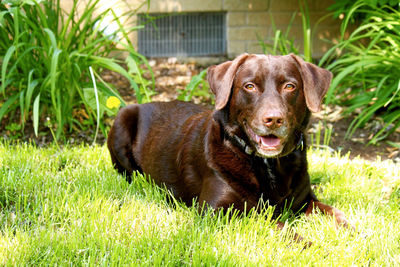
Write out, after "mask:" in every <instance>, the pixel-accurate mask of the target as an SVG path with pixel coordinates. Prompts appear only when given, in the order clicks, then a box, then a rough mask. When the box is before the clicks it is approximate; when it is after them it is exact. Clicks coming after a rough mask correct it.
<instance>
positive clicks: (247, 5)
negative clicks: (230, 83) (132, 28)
mask: <svg viewBox="0 0 400 267" xmlns="http://www.w3.org/2000/svg"><path fill="white" fill-rule="evenodd" d="M62 2H63V5H64V6H65V7H66V8H67V9H68V6H69V5H70V3H71V2H72V1H71V0H64V1H62ZM100 2H101V3H102V5H103V8H107V7H110V6H112V7H113V9H114V10H115V12H116V13H117V14H122V13H123V12H124V11H125V10H126V9H125V8H126V6H124V5H117V4H116V2H117V1H109V0H101V1H100ZM127 2H128V3H129V5H130V7H131V8H136V7H138V6H140V4H141V3H143V0H127ZM307 3H308V8H309V15H310V21H311V26H312V27H315V25H316V23H317V21H318V20H319V19H320V18H322V17H323V16H325V15H326V14H327V11H326V8H327V7H328V6H330V5H331V4H332V3H333V0H325V1H317V0H308V1H307ZM124 9H125V10H124ZM203 11H204V12H207V11H209V12H212V11H226V12H227V23H226V24H227V42H228V43H227V52H228V56H229V57H234V56H236V55H238V54H241V53H243V52H249V53H261V52H262V50H261V47H260V46H259V44H258V39H257V35H258V36H259V37H261V38H262V39H264V40H267V39H268V38H271V37H272V36H273V35H274V31H273V27H272V24H271V17H272V19H273V21H274V23H275V25H276V27H277V28H278V29H281V30H283V31H285V30H286V29H287V27H288V23H289V21H290V18H291V17H292V14H293V13H294V12H296V11H299V4H298V0H151V1H150V5H149V6H148V5H147V4H145V5H143V6H142V7H141V8H140V12H149V13H169V12H203ZM339 27H340V21H339V20H334V19H332V18H329V19H326V20H323V21H322V22H321V23H319V24H318V27H317V28H316V30H317V31H316V33H315V34H314V36H313V43H312V45H313V57H316V58H318V57H321V56H322V55H323V53H324V52H325V51H326V50H327V49H328V48H329V45H328V44H327V43H326V42H324V41H322V40H323V39H329V40H332V41H334V40H335V39H337V38H338V37H339ZM132 38H133V40H136V38H137V37H136V34H133V35H132ZM290 38H294V39H295V42H296V44H297V45H298V46H299V47H300V49H301V50H300V51H302V43H303V33H302V24H301V17H300V15H299V14H297V15H296V18H295V20H294V23H293V24H292V27H291V31H290Z"/></svg>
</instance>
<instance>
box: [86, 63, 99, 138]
mask: <svg viewBox="0 0 400 267" xmlns="http://www.w3.org/2000/svg"><path fill="white" fill-rule="evenodd" d="M89 71H90V77H91V79H92V82H93V90H94V95H95V97H96V111H97V116H96V122H97V124H96V132H95V135H94V139H93V144H95V143H96V139H97V134H98V132H99V125H100V104H99V95H98V93H97V85H96V79H95V78H94V74H93V70H92V67H91V66H89Z"/></svg>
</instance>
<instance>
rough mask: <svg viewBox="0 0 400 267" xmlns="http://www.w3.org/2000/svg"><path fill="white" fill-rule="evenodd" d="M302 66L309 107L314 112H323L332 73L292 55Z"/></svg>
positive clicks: (304, 88) (301, 70)
mask: <svg viewBox="0 0 400 267" xmlns="http://www.w3.org/2000/svg"><path fill="white" fill-rule="evenodd" d="M290 56H291V57H293V58H294V60H296V62H297V63H298V64H299V66H300V73H301V76H302V78H303V90H304V95H305V98H306V103H307V107H308V109H309V110H311V111H312V112H318V111H320V110H321V104H322V99H323V98H324V96H325V94H326V92H327V91H328V89H329V86H330V84H331V80H332V73H331V72H330V71H328V70H326V69H323V68H320V67H318V66H316V65H314V64H311V63H308V62H305V61H304V60H303V59H302V58H301V57H299V56H296V55H294V54H290Z"/></svg>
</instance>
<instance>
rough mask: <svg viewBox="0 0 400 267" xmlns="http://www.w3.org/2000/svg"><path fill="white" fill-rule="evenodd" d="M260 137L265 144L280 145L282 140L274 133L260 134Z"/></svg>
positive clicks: (270, 145)
mask: <svg viewBox="0 0 400 267" xmlns="http://www.w3.org/2000/svg"><path fill="white" fill-rule="evenodd" d="M260 138H261V143H262V145H263V146H269V147H274V146H278V145H279V144H280V142H281V140H280V139H279V138H278V137H276V136H273V135H267V136H260Z"/></svg>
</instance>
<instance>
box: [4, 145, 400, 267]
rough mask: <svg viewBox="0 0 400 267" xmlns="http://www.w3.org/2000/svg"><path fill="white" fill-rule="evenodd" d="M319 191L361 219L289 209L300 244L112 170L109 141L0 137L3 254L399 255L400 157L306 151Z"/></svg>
mask: <svg viewBox="0 0 400 267" xmlns="http://www.w3.org/2000/svg"><path fill="white" fill-rule="evenodd" d="M308 153H309V161H310V163H309V164H310V174H311V179H312V183H313V184H314V188H315V191H316V193H317V195H318V197H319V198H320V199H321V200H322V201H324V202H326V203H328V204H331V205H334V206H336V207H338V208H340V209H341V210H343V211H344V212H345V213H346V214H347V216H348V218H349V219H350V220H351V221H352V223H353V224H354V226H355V227H356V229H357V231H356V232H352V231H350V230H347V229H343V228H338V229H337V228H336V227H335V225H334V223H333V221H332V219H331V218H329V217H327V216H324V215H321V214H316V215H314V216H312V217H310V218H306V217H304V216H299V217H297V218H293V217H291V218H290V219H289V222H288V223H287V225H288V228H290V229H294V230H295V231H296V232H297V233H299V234H301V235H302V236H303V237H305V239H306V240H309V241H312V242H313V243H314V244H313V246H311V247H310V248H308V249H303V246H302V244H296V243H293V242H291V241H290V236H289V235H290V231H287V230H284V231H282V232H277V231H275V230H274V222H273V220H271V218H270V215H271V211H272V208H268V209H266V210H265V212H264V213H263V214H255V213H250V214H247V215H246V216H226V215H223V214H215V215H212V214H206V215H203V216H202V215H198V214H197V212H196V209H195V208H194V207H185V206H183V205H182V204H181V203H178V202H176V203H171V202H170V201H166V198H167V197H166V195H167V193H166V192H165V191H164V190H161V189H159V188H157V187H155V186H153V185H151V184H150V183H149V182H147V181H146V179H145V178H144V177H143V176H142V175H137V176H136V178H135V179H134V182H133V183H132V184H128V183H126V182H125V181H124V179H123V177H121V176H120V175H118V174H117V173H116V171H114V170H113V168H112V166H111V162H110V159H109V155H108V151H107V149H106V147H105V146H94V147H89V146H81V147H64V148H62V149H60V148H58V147H57V146H55V145H53V146H49V147H46V148H36V147H34V146H31V145H26V144H19V145H10V144H8V143H5V142H2V143H1V142H0V212H1V213H0V265H10V266H14V265H31V266H38V265H72V266H75V265H96V266H97V265H144V266H182V265H194V266H200V265H202V266H203V265H206V266H395V265H399V264H400V227H399V226H400V178H399V177H400V166H399V165H395V164H394V163H391V162H386V161H385V162H381V161H379V160H377V161H375V162H369V161H363V160H361V159H353V160H350V159H349V157H348V155H345V156H340V155H336V154H330V153H329V152H326V151H311V150H310V151H309V152H308Z"/></svg>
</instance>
